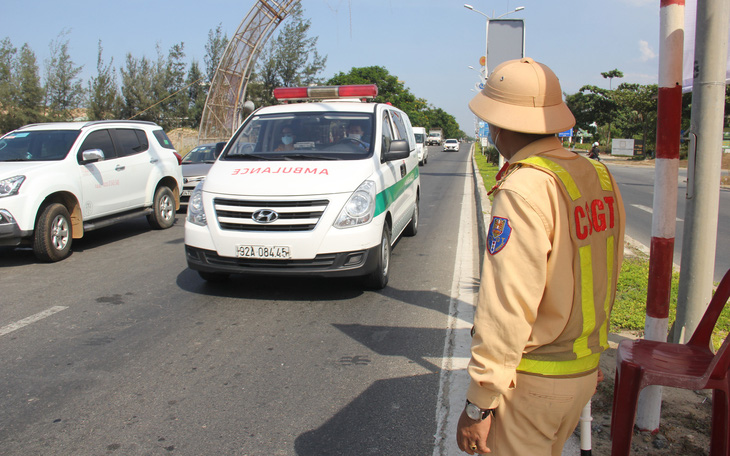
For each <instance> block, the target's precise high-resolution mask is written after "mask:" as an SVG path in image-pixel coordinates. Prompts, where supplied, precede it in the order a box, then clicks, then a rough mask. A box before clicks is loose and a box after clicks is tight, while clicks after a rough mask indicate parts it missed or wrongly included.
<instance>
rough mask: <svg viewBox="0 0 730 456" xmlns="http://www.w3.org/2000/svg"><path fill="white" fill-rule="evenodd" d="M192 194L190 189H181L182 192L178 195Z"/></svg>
mask: <svg viewBox="0 0 730 456" xmlns="http://www.w3.org/2000/svg"><path fill="white" fill-rule="evenodd" d="M192 194H193V191H192V190H183V191H182V194H180V196H191V195H192Z"/></svg>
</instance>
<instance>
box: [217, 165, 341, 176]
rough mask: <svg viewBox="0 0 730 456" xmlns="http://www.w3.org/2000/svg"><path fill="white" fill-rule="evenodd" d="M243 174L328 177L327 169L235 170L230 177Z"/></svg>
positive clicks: (267, 168) (268, 168)
mask: <svg viewBox="0 0 730 456" xmlns="http://www.w3.org/2000/svg"><path fill="white" fill-rule="evenodd" d="M244 174H316V175H320V176H321V175H326V176H329V174H330V173H329V170H328V169H327V168H323V169H319V168H302V167H297V168H273V169H272V168H270V167H266V168H236V169H234V170H233V171H232V172H231V175H232V176H240V175H244Z"/></svg>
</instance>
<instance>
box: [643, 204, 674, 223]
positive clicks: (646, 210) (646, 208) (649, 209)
mask: <svg viewBox="0 0 730 456" xmlns="http://www.w3.org/2000/svg"><path fill="white" fill-rule="evenodd" d="M632 206H634V207H635V208H637V209H639V210H641V211H644V212H648V213H650V214H651V215H654V209H652V208H650V207H647V206H644V205H641V204H632ZM677 221H678V222H684V220H682V219H681V218H679V217H677Z"/></svg>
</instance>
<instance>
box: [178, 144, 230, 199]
mask: <svg viewBox="0 0 730 456" xmlns="http://www.w3.org/2000/svg"><path fill="white" fill-rule="evenodd" d="M225 145H226V142H225V141H223V142H218V143H212V144H201V145H199V146H198V147H196V148H194V149H193V150H191V151H190V152H188V154H187V155H185V157H184V158H183V160H182V174H183V191H182V193H181V194H180V206H181V209H182V207H185V208H186V209H187V206H188V200H190V195H192V194H193V190H194V189H195V186H196V185H198V182H200V181H201V180H203V179H205V176H206V175H207V174H208V170H209V169H210V167H211V166H213V163H214V162H215V159H216V158H218V155H220V154H221V151H222V150H223V148H224V147H225Z"/></svg>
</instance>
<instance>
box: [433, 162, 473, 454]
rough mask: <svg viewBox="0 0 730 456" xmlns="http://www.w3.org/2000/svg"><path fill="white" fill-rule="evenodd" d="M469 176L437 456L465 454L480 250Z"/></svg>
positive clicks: (442, 382) (442, 387)
mask: <svg viewBox="0 0 730 456" xmlns="http://www.w3.org/2000/svg"><path fill="white" fill-rule="evenodd" d="M471 175H472V174H471V173H470V174H469V177H468V178H467V179H465V182H464V196H463V198H462V200H461V217H459V220H460V223H459V236H458V241H457V244H456V263H455V265H454V277H453V279H452V282H451V299H450V302H449V318H448V320H447V325H448V327H447V328H446V340H445V341H444V353H443V358H442V362H441V373H440V375H439V392H438V398H437V404H436V434H435V435H434V438H435V445H434V450H433V456H456V455H459V454H463V453H461V452H460V451H459V448H458V447H457V446H456V441H455V440H454V436H455V435H456V424H457V422H458V421H459V415H461V411H462V410H463V409H464V401H465V400H466V390H467V387H468V386H469V374H468V373H467V371H466V367H467V365H468V363H469V359H470V358H471V335H470V329H471V326H472V321H473V320H474V302H475V301H476V294H477V288H478V287H477V285H478V283H479V277H478V276H477V277H475V275H478V271H474V267H473V265H474V255H475V254H476V253H477V252H476V251H475V249H476V248H477V247H475V246H474V245H473V242H472V237H473V227H474V226H475V223H474V215H475V214H474V212H475V211H474V191H475V190H474V188H473V185H472V184H473V180H472V178H471Z"/></svg>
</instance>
